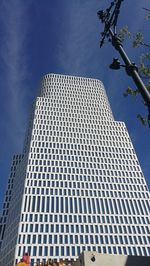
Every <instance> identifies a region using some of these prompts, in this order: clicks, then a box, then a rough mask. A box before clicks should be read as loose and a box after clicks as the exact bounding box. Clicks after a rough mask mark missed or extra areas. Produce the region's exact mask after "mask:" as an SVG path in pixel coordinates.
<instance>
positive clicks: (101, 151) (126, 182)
mask: <svg viewBox="0 0 150 266" xmlns="http://www.w3.org/2000/svg"><path fill="white" fill-rule="evenodd" d="M18 158H19V161H18ZM13 164H14V165H15V168H14V167H13V168H12V172H11V175H10V179H9V184H8V190H9V191H11V192H6V198H5V202H6V204H9V206H8V205H6V204H5V205H4V211H3V217H2V218H1V224H2V225H1V227H2V228H3V237H2V238H3V240H2V246H1V255H0V261H1V263H3V264H2V265H5V266H6V265H7V266H10V265H15V264H13V263H15V262H16V261H17V260H19V259H20V258H21V257H22V255H23V253H24V252H29V253H30V255H31V260H32V262H33V261H34V260H42V259H43V258H44V259H47V258H57V259H58V260H59V259H60V258H76V257H77V256H78V255H79V254H80V253H81V251H82V250H89V251H97V252H101V253H111V254H129V255H142V256H147V255H150V248H149V243H148V224H149V192H148V188H147V185H146V182H145V179H144V176H143V174H142V171H141V168H140V165H139V162H138V159H137V157H136V154H135V151H134V148H133V145H132V142H131V140H130V138H129V135H128V132H127V129H126V126H125V124H124V123H123V122H118V121H115V120H114V118H113V115H112V111H111V108H110V105H109V102H108V100H107V96H106V93H105V89H104V87H103V84H102V83H101V81H99V80H96V79H91V78H82V77H73V76H64V75H56V74H48V75H45V76H44V78H43V80H42V84H41V89H40V91H39V93H38V97H37V98H36V101H35V104H34V105H33V110H32V113H31V117H30V121H29V125H28V129H27V133H26V138H25V144H24V150H23V155H21V156H20V157H14V163H13ZM10 183H11V186H9V185H10ZM8 190H7V191H8ZM9 193H10V194H9ZM7 194H9V197H8V195H7ZM7 201H8V203H7ZM6 206H7V207H8V208H7V210H6ZM5 225H6V226H5Z"/></svg>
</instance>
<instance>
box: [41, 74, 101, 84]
mask: <svg viewBox="0 0 150 266" xmlns="http://www.w3.org/2000/svg"><path fill="white" fill-rule="evenodd" d="M50 77H58V78H59V77H64V78H65V77H69V78H79V79H83V80H84V79H85V80H89V81H97V82H100V83H101V84H103V82H102V81H101V80H100V79H96V78H87V77H83V76H75V75H64V74H55V73H47V74H45V75H43V78H42V79H45V78H50Z"/></svg>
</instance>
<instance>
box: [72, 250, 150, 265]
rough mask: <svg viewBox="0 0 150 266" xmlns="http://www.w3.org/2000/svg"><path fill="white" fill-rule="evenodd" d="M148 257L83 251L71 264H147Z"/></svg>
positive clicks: (149, 258)
mask: <svg viewBox="0 0 150 266" xmlns="http://www.w3.org/2000/svg"><path fill="white" fill-rule="evenodd" d="M148 265H150V257H144V256H127V255H126V256H125V255H110V254H101V253H97V252H94V253H93V252H88V251H84V252H83V253H82V254H81V255H80V256H79V258H78V259H77V260H76V262H75V263H74V264H73V266H148Z"/></svg>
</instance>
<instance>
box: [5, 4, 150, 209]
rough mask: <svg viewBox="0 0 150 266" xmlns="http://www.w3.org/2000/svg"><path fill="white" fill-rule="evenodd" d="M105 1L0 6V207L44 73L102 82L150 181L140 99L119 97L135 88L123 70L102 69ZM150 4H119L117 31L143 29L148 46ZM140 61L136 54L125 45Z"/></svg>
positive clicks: (108, 52) (109, 51) (106, 53)
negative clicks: (101, 14)
mask: <svg viewBox="0 0 150 266" xmlns="http://www.w3.org/2000/svg"><path fill="white" fill-rule="evenodd" d="M109 3H110V1H109V0H92V1H91V0H82V1H81V0H51V1H49V0H44V1H41V0H36V1H34V0H26V1H24V0H15V1H13V0H9V1H4V0H2V1H1V2H0V36H1V38H0V85H1V89H0V99H1V105H0V121H1V122H0V207H1V206H2V201H3V196H4V191H5V189H6V182H7V179H8V174H9V169H10V163H11V159H12V156H13V154H15V153H21V151H22V145H23V140H24V134H25V129H26V125H27V118H28V115H29V111H30V108H31V104H32V102H33V100H34V98H35V96H36V93H37V90H38V86H39V82H40V80H41V78H42V76H43V75H44V74H46V73H61V74H67V75H78V76H85V77H92V78H97V79H100V80H102V81H103V83H104V85H105V88H106V91H107V95H108V98H109V100H110V104H111V107H112V110H113V113H114V117H115V119H116V120H119V121H124V122H125V123H126V126H127V128H128V130H129V134H130V137H131V139H132V141H133V145H134V148H135V150H136V152H137V156H138V159H139V161H140V163H141V166H142V170H143V172H144V174H145V177H146V179H147V180H149V182H150V151H149V135H150V130H149V128H147V127H143V126H141V124H140V123H139V122H138V120H137V119H136V115H137V113H139V112H141V114H144V113H146V111H145V109H144V107H143V105H142V103H141V98H140V97H138V98H131V97H130V98H129V97H128V98H124V97H123V92H124V90H125V89H126V88H127V87H128V86H134V84H133V82H132V80H131V78H130V77H128V76H127V75H126V73H125V72H124V69H121V70H119V71H112V70H110V69H109V68H108V66H109V64H110V63H111V62H112V58H113V57H118V55H117V52H116V51H115V50H114V49H113V48H112V47H111V45H110V44H109V43H106V45H105V46H104V47H103V48H102V49H100V48H99V39H100V32H101V31H102V29H103V26H102V25H101V23H100V21H99V20H98V18H97V11H98V10H99V9H103V8H104V7H107V6H108V5H109ZM143 7H145V8H150V7H149V1H148V0H138V1H137V0H132V1H131V0H124V2H123V3H122V9H121V15H120V19H119V25H120V26H123V25H128V26H129V29H130V30H131V31H133V32H136V31H137V30H142V31H144V33H145V39H146V41H147V42H148V41H149V40H148V28H149V21H145V15H146V12H145V11H144V10H143V9H142V8H143ZM124 47H125V49H126V51H127V53H128V55H129V56H130V58H131V59H132V60H133V61H135V62H138V57H139V54H140V53H141V52H143V50H142V48H141V49H139V50H136V49H133V48H132V46H131V44H130V43H129V42H126V43H125V45H124Z"/></svg>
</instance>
